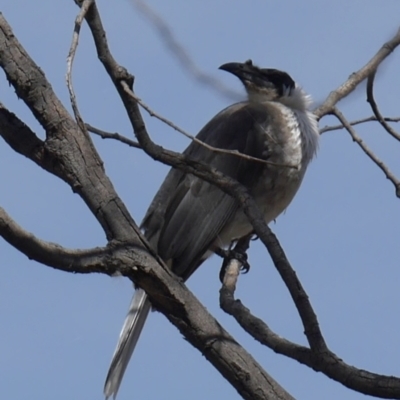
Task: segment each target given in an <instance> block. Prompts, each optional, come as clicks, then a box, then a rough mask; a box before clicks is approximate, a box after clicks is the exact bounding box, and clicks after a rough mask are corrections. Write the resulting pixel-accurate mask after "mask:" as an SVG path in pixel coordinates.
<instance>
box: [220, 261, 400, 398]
mask: <svg viewBox="0 0 400 400" xmlns="http://www.w3.org/2000/svg"><path fill="white" fill-rule="evenodd" d="M239 268H240V267H238V266H237V263H231V264H230V266H229V267H228V271H227V273H228V274H229V278H228V279H227V281H225V280H224V284H223V285H222V288H221V290H220V304H221V308H222V309H223V310H224V311H225V312H226V313H227V314H229V315H232V316H233V317H234V318H235V319H236V321H237V322H238V323H239V324H240V326H241V327H242V328H243V329H244V330H245V331H246V332H247V333H249V334H250V335H251V336H252V337H253V338H254V339H256V340H258V341H259V342H260V343H261V344H263V345H265V346H267V347H269V348H270V349H272V350H273V351H274V352H275V353H278V354H282V355H285V356H287V357H290V358H292V359H293V360H296V361H298V362H300V363H301V364H304V365H307V366H308V367H310V368H312V369H314V370H315V371H320V372H322V373H324V374H325V375H326V376H328V377H330V378H332V379H334V380H335V381H337V382H340V383H342V384H343V385H345V386H347V387H348V388H350V389H353V390H357V391H358V392H360V393H364V394H367V395H371V396H377V397H381V398H391V399H399V398H400V379H399V378H396V377H392V376H385V375H378V374H374V373H371V372H368V371H365V370H362V369H358V368H356V367H353V366H351V365H349V364H346V363H345V362H344V361H343V360H341V359H340V358H339V357H338V356H337V355H336V354H334V353H333V352H331V351H330V350H329V349H328V348H327V349H325V350H324V351H322V352H319V351H313V350H310V349H309V348H307V347H304V346H300V345H298V344H296V343H293V342H291V341H290V340H287V339H285V338H283V337H281V336H279V335H277V334H276V333H275V332H274V331H272V330H271V329H270V327H269V326H268V325H267V324H266V323H265V322H264V321H262V320H261V319H259V318H257V317H255V316H254V315H252V314H251V312H250V310H249V309H248V308H246V307H245V306H244V305H243V304H242V302H241V301H240V300H235V297H234V293H235V288H236V280H237V278H238V276H239ZM228 282H229V284H227V283H228Z"/></svg>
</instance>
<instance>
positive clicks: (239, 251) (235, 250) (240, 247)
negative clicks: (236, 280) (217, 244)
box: [215, 233, 253, 282]
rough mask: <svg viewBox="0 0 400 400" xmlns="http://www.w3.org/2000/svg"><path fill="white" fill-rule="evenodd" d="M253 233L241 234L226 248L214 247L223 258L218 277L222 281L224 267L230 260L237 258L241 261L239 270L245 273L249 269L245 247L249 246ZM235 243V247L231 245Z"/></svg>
mask: <svg viewBox="0 0 400 400" xmlns="http://www.w3.org/2000/svg"><path fill="white" fill-rule="evenodd" d="M252 236H253V234H252V233H251V234H249V235H247V236H243V237H242V238H240V239H239V240H238V241H235V242H232V243H231V245H230V246H229V248H228V249H227V250H225V249H220V248H218V249H216V250H215V253H216V254H218V255H219V256H220V257H222V258H223V259H224V261H223V263H222V266H221V270H220V272H219V279H220V281H221V282H222V281H223V279H224V275H225V272H226V268H227V266H228V265H229V263H230V262H231V261H232V260H238V261H239V262H240V263H241V265H242V266H241V268H240V269H241V271H242V272H243V273H247V272H249V270H250V264H249V263H248V261H247V253H246V251H247V249H248V248H249V246H250V240H251V238H252ZM234 244H235V247H233V245H234Z"/></svg>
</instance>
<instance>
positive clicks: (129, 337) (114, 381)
mask: <svg viewBox="0 0 400 400" xmlns="http://www.w3.org/2000/svg"><path fill="white" fill-rule="evenodd" d="M150 308H151V304H150V301H149V299H148V298H147V294H146V292H145V291H144V290H142V289H137V290H136V291H135V294H134V296H133V299H132V302H131V305H130V307H129V311H128V315H127V316H126V318H125V322H124V325H123V327H122V330H121V333H120V335H119V340H118V344H117V347H116V349H115V352H114V354H113V357H112V361H111V365H110V369H109V371H108V374H107V378H106V383H105V385H104V395H105V396H106V399H108V398H109V397H111V396H113V398H114V399H115V397H116V396H117V393H118V389H119V385H120V384H121V381H122V378H123V376H124V373H125V370H126V367H127V365H128V363H129V360H130V359H131V356H132V353H133V350H134V349H135V346H136V343H137V341H138V340H139V336H140V333H141V332H142V329H143V325H144V323H145V322H146V319H147V316H148V315H149V311H150Z"/></svg>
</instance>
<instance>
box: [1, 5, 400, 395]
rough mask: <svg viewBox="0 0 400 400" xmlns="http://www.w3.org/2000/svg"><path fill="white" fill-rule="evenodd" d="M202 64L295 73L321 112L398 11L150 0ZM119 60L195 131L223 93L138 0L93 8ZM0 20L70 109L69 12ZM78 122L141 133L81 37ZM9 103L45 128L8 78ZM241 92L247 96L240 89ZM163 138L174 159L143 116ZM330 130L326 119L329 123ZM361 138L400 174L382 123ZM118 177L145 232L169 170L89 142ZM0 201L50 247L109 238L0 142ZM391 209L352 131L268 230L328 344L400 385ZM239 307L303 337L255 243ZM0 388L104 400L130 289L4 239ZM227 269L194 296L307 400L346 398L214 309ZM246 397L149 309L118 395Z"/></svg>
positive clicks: (358, 112)
mask: <svg viewBox="0 0 400 400" xmlns="http://www.w3.org/2000/svg"><path fill="white" fill-rule="evenodd" d="M148 3H149V4H151V5H152V6H153V7H154V8H155V9H156V10H158V12H159V13H160V14H161V15H162V16H163V18H164V19H165V21H166V22H167V23H168V24H169V25H170V26H171V27H173V30H174V33H175V35H176V36H177V37H178V38H179V40H180V41H181V43H182V44H183V45H184V46H185V47H186V48H187V49H188V50H189V52H190V55H191V56H192V57H193V59H194V60H195V61H196V63H197V65H198V66H199V67H200V68H201V69H203V70H205V71H206V72H208V73H210V74H212V75H213V76H214V77H216V78H218V79H221V81H223V82H224V83H225V84H226V85H228V86H230V87H232V88H233V89H236V90H238V91H242V88H241V87H240V83H239V81H237V80H235V79H234V78H233V77H232V76H230V75H229V74H226V73H224V72H222V71H218V69H217V68H218V66H219V65H221V64H222V63H225V62H230V61H244V60H246V59H248V58H252V59H253V61H254V62H255V63H257V64H259V65H262V66H265V67H274V68H279V69H282V70H286V71H288V72H289V73H290V74H291V75H292V77H293V78H294V79H295V80H296V81H298V82H299V83H301V85H303V87H304V88H305V89H306V90H307V91H308V92H309V93H311V94H312V95H313V97H314V99H315V101H316V102H317V103H318V102H320V101H322V100H323V99H324V98H325V97H326V96H327V95H328V94H329V92H330V91H331V90H332V89H333V88H335V87H336V86H337V85H339V84H340V83H341V82H343V81H344V80H345V79H346V78H347V77H348V76H349V74H350V73H352V72H354V71H355V70H357V69H358V68H359V67H361V66H362V65H363V64H364V63H365V62H366V61H367V60H368V59H369V58H370V57H371V56H372V55H373V54H374V53H375V52H376V51H377V49H378V48H379V47H380V46H381V45H382V43H383V42H384V41H385V40H387V39H389V38H390V37H391V36H392V35H393V34H394V33H395V31H396V30H397V29H398V26H399V15H400V4H399V2H398V1H396V0H392V1H389V0H387V1H384V2H382V1H369V0H358V1H351V2H349V1H347V0H346V1H345V0H337V1H329V2H328V1H317V0H315V1H284V0H281V1H267V0H264V1H260V0H255V1H246V2H244V1H241V2H240V1H235V2H234V1H229V0H213V1H211V0H204V1H190V2H183V1H176V0H175V1H168V2H166V1H162V0H153V1H149V2H148ZM98 6H99V9H100V12H101V15H102V17H103V22H104V25H105V28H106V30H107V32H108V37H109V43H110V46H111V49H112V51H113V53H114V55H115V57H116V59H117V60H118V61H119V62H120V63H121V64H122V65H124V66H126V67H127V68H128V69H129V70H130V71H131V72H132V73H134V74H135V75H136V85H135V87H136V91H137V94H138V95H139V96H140V97H141V98H142V99H143V100H144V101H146V102H147V103H148V104H150V105H151V106H152V107H153V108H154V109H155V110H156V111H158V112H159V113H161V114H162V115H164V116H166V117H167V118H169V119H171V120H173V121H174V122H175V123H177V124H178V125H180V126H181V127H183V128H184V129H186V130H187V131H189V132H191V133H193V134H195V133H197V131H198V130H199V129H200V128H201V127H202V126H203V125H204V124H205V123H206V122H207V121H208V120H209V119H210V118H211V117H212V116H213V115H215V114H216V113H217V112H218V111H220V110H221V109H222V108H223V107H225V106H227V105H228V104H229V100H228V99H226V98H224V97H222V96H220V95H219V94H218V93H216V92H215V91H213V90H211V89H210V88H207V87H205V86H204V85H203V86H202V85H199V84H198V83H196V82H195V81H194V80H193V79H192V77H191V76H189V75H188V74H187V73H186V71H184V70H182V69H181V67H180V65H179V64H178V63H177V61H176V59H175V58H174V57H173V56H171V53H170V52H169V51H168V50H167V49H166V48H165V46H164V45H163V43H162V42H161V41H160V38H159V36H158V35H157V34H156V33H155V32H154V30H153V29H152V27H151V26H149V24H148V22H147V21H146V19H144V18H143V16H142V15H140V14H139V13H138V12H137V10H136V9H135V8H134V7H133V6H132V3H130V2H129V1H128V0H120V1H113V2H110V1H106V0H102V1H98ZM0 9H1V11H2V12H3V13H4V15H5V17H6V18H7V19H8V21H9V23H10V24H11V25H12V27H13V29H14V32H15V34H16V35H17V37H18V38H19V40H20V41H21V43H22V44H23V46H25V48H26V49H27V51H28V52H29V53H30V55H31V56H32V57H33V59H34V60H35V61H36V62H37V63H38V64H39V65H40V67H41V68H42V69H43V71H44V72H45V74H46V76H47V78H48V79H49V80H50V82H51V83H52V85H53V88H54V90H55V92H56V93H57V95H58V96H60V98H61V99H62V100H63V101H64V103H65V104H68V94H67V89H66V86H65V71H66V56H67V54H68V49H69V45H70V41H71V37H72V30H73V25H74V19H75V15H76V13H77V11H78V9H77V7H76V6H75V5H74V2H73V1H72V0H70V1H62V2H60V1H57V2H56V1H53V0H43V1H40V2H38V1H35V2H33V1H23V0H2V1H1V6H0ZM399 65H400V52H399V50H397V53H395V54H394V55H393V56H392V57H391V58H390V59H389V60H387V62H385V64H384V65H383V67H382V69H381V71H380V73H379V74H378V77H377V82H376V84H377V86H376V97H377V99H378V101H379V104H380V106H381V110H382V111H383V113H384V114H385V115H388V116H395V115H396V116H399V114H400V107H399V104H400V103H399V95H398V93H399V92H400V79H399ZM73 77H74V84H75V89H76V93H77V98H78V103H79V106H80V110H81V113H82V115H83V118H84V119H85V121H86V122H88V123H90V124H93V125H95V126H97V127H99V128H102V129H104V130H109V131H112V132H115V131H117V132H120V133H123V134H125V135H127V136H130V137H132V132H131V128H130V125H129V123H128V120H127V118H126V115H125V112H124V110H123V107H122V105H121V102H120V100H119V98H118V96H117V94H116V92H115V90H114V88H113V86H112V84H111V83H110V80H109V79H108V77H107V76H106V73H105V72H104V71H103V68H102V66H101V65H100V63H99V62H98V60H97V58H96V54H95V50H94V46H93V43H92V38H91V36H90V33H89V30H88V29H87V27H84V29H83V30H82V36H81V41H80V47H79V49H78V54H77V58H76V63H75V69H74V73H73ZM0 87H1V94H0V99H1V101H2V102H4V103H5V104H6V106H7V107H9V108H10V109H11V111H13V112H15V113H16V114H18V115H19V116H20V117H21V118H22V119H23V120H24V121H25V122H26V123H28V124H29V125H30V126H31V127H32V128H33V129H34V130H35V131H36V132H37V133H38V135H40V136H41V137H43V132H42V130H41V128H40V127H39V125H38V124H37V123H36V122H35V121H34V118H33V117H32V116H31V114H30V113H29V111H28V110H27V108H26V107H25V105H24V104H23V102H22V101H21V100H18V99H17V98H16V96H15V94H14V91H13V89H12V88H10V87H9V85H8V83H7V81H6V80H5V78H4V74H2V73H1V74H0ZM364 87H365V85H364V86H362V88H360V89H359V90H358V91H357V92H356V93H354V94H353V95H352V96H351V97H350V98H348V99H347V100H345V101H344V102H343V103H342V104H340V107H341V109H342V110H343V111H344V112H345V113H346V115H347V116H348V118H350V119H353V118H359V117H364V116H369V115H371V112H370V111H369V109H368V106H367V103H366V101H365V91H364ZM242 92H243V91H242ZM145 118H146V121H147V123H148V128H149V131H150V132H151V135H152V137H153V138H154V140H156V141H158V142H159V143H162V144H163V145H165V146H167V147H169V148H172V149H175V150H181V149H183V148H184V147H185V146H186V145H187V143H188V142H187V141H186V139H184V138H182V136H180V135H179V134H177V133H176V132H174V131H171V130H170V129H169V128H167V127H166V126H164V125H163V124H161V123H159V122H157V121H155V120H154V119H151V118H150V117H148V116H147V115H145ZM333 121H334V120H333V119H324V120H322V122H321V126H324V125H326V124H328V123H332V122H333ZM358 131H359V133H360V134H361V135H362V136H363V138H364V139H365V141H366V142H367V143H368V144H369V145H370V146H371V147H372V148H373V149H374V150H375V151H376V153H377V154H378V155H379V156H380V157H381V158H382V159H383V160H385V161H386V162H387V163H388V164H389V166H390V167H391V169H392V170H393V171H394V172H395V173H397V175H398V176H399V175H400V163H399V151H400V145H399V144H398V143H395V142H394V141H393V140H391V139H390V138H389V137H388V135H387V134H385V133H384V132H383V131H382V129H380V128H379V126H377V125H376V124H369V125H365V126H363V127H362V128H360V129H359V130H358ZM94 142H95V144H96V146H97V148H98V149H99V152H100V153H101V156H102V157H103V159H104V162H105V168H106V171H107V173H108V175H109V176H110V177H111V178H112V180H113V182H114V184H115V187H116V189H117V191H118V192H119V194H120V195H121V197H122V199H123V200H124V202H125V203H126V205H127V206H128V208H129V210H130V211H131V213H132V215H133V217H134V218H135V220H136V221H137V222H140V220H141V218H142V217H143V215H144V213H145V211H146V208H147V206H148V204H149V202H150V201H151V199H152V196H153V195H154V193H155V191H156V189H157V188H158V186H159V184H160V183H161V181H162V179H163V177H164V175H165V173H166V171H167V168H166V167H164V166H162V165H160V164H157V163H155V162H153V161H151V160H149V159H148V158H147V157H146V156H144V155H143V154H141V153H140V152H139V151H137V150H133V149H129V148H127V147H125V146H124V145H122V144H119V143H116V142H115V143H114V142H112V141H102V140H99V139H97V138H94ZM0 182H1V191H0V205H1V206H2V207H4V208H5V209H6V210H7V211H8V212H9V213H10V214H11V216H12V217H13V218H14V219H15V220H16V221H17V222H18V223H20V224H21V225H22V226H24V227H25V228H26V229H28V230H30V231H32V232H34V233H35V234H37V235H38V236H39V237H40V238H42V239H45V240H49V241H53V242H57V243H60V244H62V245H63V246H66V247H71V248H88V247H92V246H99V245H104V244H105V237H104V234H103V232H102V230H101V229H100V227H99V225H98V224H97V222H96V220H95V219H94V217H92V215H91V214H90V212H89V211H88V210H87V209H86V207H85V205H84V204H83V202H82V201H81V199H80V198H79V197H78V196H77V195H75V194H73V193H72V191H71V190H70V188H69V187H67V186H66V185H65V184H64V183H63V182H61V181H60V180H58V179H57V178H55V177H53V176H50V175H49V174H48V173H46V172H44V171H42V170H40V169H39V168H38V167H37V166H36V165H34V164H33V163H32V162H30V161H29V160H27V159H25V158H23V157H21V156H19V155H16V154H15V153H14V152H13V151H12V150H11V149H10V148H8V146H7V145H6V144H5V143H4V142H3V141H0ZM399 216H400V214H399V200H398V199H396V198H395V196H394V190H393V188H392V186H391V184H390V183H389V182H388V181H386V180H385V178H384V176H383V174H382V173H381V172H380V171H379V170H378V168H377V167H376V166H375V165H373V164H372V163H371V162H370V161H369V160H368V159H367V158H366V156H365V155H364V154H363V153H362V152H361V151H360V149H359V148H358V147H357V145H355V144H354V143H353V142H352V141H351V140H350V138H349V136H348V134H346V133H345V132H332V133H326V134H324V135H323V137H322V138H321V146H320V151H319V154H318V157H317V159H316V160H315V161H314V162H313V163H312V165H311V166H310V169H309V171H308V174H307V176H306V179H305V181H304V184H303V186H302V188H301V190H300V192H299V193H298V196H297V197H296V199H295V200H294V202H293V203H292V205H291V206H290V208H289V209H288V211H287V212H286V213H285V214H284V215H283V216H281V217H280V218H279V219H278V221H277V223H276V224H274V225H273V226H272V228H273V230H274V231H275V232H276V233H277V235H278V237H279V239H280V241H281V243H282V245H283V246H284V248H285V250H286V252H287V255H288V257H289V259H290V261H291V262H292V264H293V266H294V268H295V269H296V271H297V273H298V275H299V277H300V279H301V281H302V282H303V284H304V286H305V288H306V290H307V292H308V294H309V296H310V299H311V301H312V304H313V306H314V307H315V310H316V312H317V314H318V316H319V320H320V324H321V328H322V331H323V333H324V335H325V337H326V340H327V342H328V344H329V346H330V348H331V349H332V350H333V351H334V352H336V353H337V354H338V355H339V356H340V357H341V358H343V359H344V360H345V361H346V362H348V363H349V364H352V365H356V366H358V367H360V368H364V369H367V370H371V371H374V372H377V373H384V374H391V375H399V374H400V369H399V359H400V335H399V331H400V323H399V318H398V315H399V304H400V291H399V285H400V268H399V255H400V254H399V253H400V250H399V249H400V247H399V237H400V224H399ZM250 262H251V265H252V269H251V271H250V273H249V274H247V275H245V276H242V277H241V278H240V282H239V288H238V291H237V295H238V297H239V298H240V299H241V300H242V301H243V302H244V303H245V304H246V305H247V306H248V307H249V308H250V309H251V310H252V311H253V313H254V314H255V315H257V316H259V317H261V318H263V319H264V320H265V321H266V322H267V323H268V324H269V325H270V326H271V328H272V329H274V330H275V331H276V332H277V333H279V334H280V335H282V336H285V337H287V338H289V339H291V340H294V341H297V342H299V343H303V344H304V343H305V338H304V336H303V334H302V326H301V324H300V321H299V318H298V316H297V313H296V311H295V309H294V306H293V304H292V302H291V300H290V298H289V294H288V292H287V290H286V288H285V287H284V285H283V284H282V282H281V280H280V278H279V277H278V275H277V273H276V271H275V269H274V267H273V265H272V263H271V261H270V258H269V256H268V254H267V252H266V251H265V250H264V249H263V248H262V247H261V246H260V245H259V244H255V245H253V247H252V248H251V251H250ZM0 265H1V270H2V278H1V281H0V318H1V322H2V323H1V325H0V337H1V340H0V377H1V378H0V381H1V388H2V396H3V397H4V398H5V399H8V400H14V399H15V400H20V399H21V400H22V399H27V398H33V399H39V398H40V399H43V400H46V399H48V400H50V399H51V400H53V399H57V400H63V399H68V400H70V399H85V400H97V399H101V398H102V387H103V383H104V378H105V375H106V372H107V368H108V364H109V361H110V359H111V355H112V353H113V350H114V346H115V343H116V341H117V338H118V335H119V331H120V328H121V325H122V322H123V319H124V317H125V313H126V311H127V307H128V304H129V301H130V299H131V295H132V286H131V283H130V282H129V281H128V280H127V279H124V278H113V279H111V278H109V277H107V276H102V275H88V276H83V275H72V274H67V273H64V272H60V271H55V270H52V269H50V268H48V267H44V266H41V265H39V264H37V263H35V262H33V261H29V260H28V259H27V258H26V257H25V256H23V255H21V254H19V253H18V252H17V251H16V250H14V249H13V248H11V247H10V246H8V245H7V244H6V243H5V242H4V241H0ZM219 265H220V262H219V260H217V259H212V260H210V261H209V262H207V263H206V264H204V266H202V267H201V269H200V270H199V271H198V272H196V274H195V275H194V276H193V278H192V279H191V280H190V282H189V283H188V284H189V287H190V288H191V289H192V290H193V292H194V293H195V294H196V296H198V298H199V299H200V300H201V301H202V302H203V303H204V304H205V305H206V307H207V308H208V309H209V311H210V312H211V313H212V314H213V315H215V316H216V317H217V318H218V319H219V320H220V321H221V322H222V324H223V325H224V326H225V327H226V328H227V329H228V330H229V332H230V333H231V334H232V335H233V336H234V337H235V338H236V339H237V340H238V341H239V342H240V343H241V344H243V346H245V347H246V348H247V349H248V350H249V351H250V352H251V353H252V354H253V355H254V356H255V358H256V359H257V360H258V361H259V362H260V363H261V364H262V365H263V366H264V367H265V369H266V370H267V371H268V372H269V373H270V374H271V375H272V376H273V377H274V378H275V379H277V380H278V381H279V382H280V383H281V384H282V385H283V386H284V387H285V388H286V389H287V390H288V391H289V392H290V393H291V394H292V395H293V396H294V397H296V398H298V399H307V400H308V399H325V400H337V399H341V400H354V399H360V398H363V397H364V396H363V395H361V394H358V393H355V392H352V391H350V390H348V389H347V388H345V387H343V386H341V385H340V384H338V383H336V382H333V381H331V380H330V379H328V378H326V377H325V376H324V375H322V374H317V373H315V372H314V371H311V370H310V369H308V368H307V367H305V366H302V365H299V364H298V363H296V362H295V361H292V360H289V359H286V358H284V357H283V356H279V355H276V354H274V353H273V352H272V351H271V350H269V349H268V348H265V347H262V346H261V345H259V344H258V343H256V342H255V341H254V340H253V339H252V338H251V337H249V336H248V335H247V334H245V333H244V332H243V331H242V330H241V328H240V327H239V326H238V325H237V324H236V323H235V321H233V320H232V319H231V318H230V317H228V316H226V315H225V314H224V313H223V312H222V311H221V310H220V309H219V305H218V290H219V280H218V272H219ZM206 398H208V399H230V400H231V399H238V398H239V396H238V394H237V393H236V392H235V390H234V389H232V387H231V386H230V385H229V384H228V383H227V382H225V380H224V379H223V378H222V377H221V376H220V375H219V373H218V372H217V371H216V370H214V368H213V367H212V366H211V365H210V364H209V363H208V362H207V361H206V360H205V359H204V357H203V356H202V355H201V354H200V353H198V351H197V350H194V349H193V348H192V347H191V346H190V345H189V344H188V343H187V342H186V341H185V340H183V339H182V337H181V335H180V333H179V332H178V331H177V330H176V328H175V327H173V326H172V325H171V324H170V323H169V322H168V321H167V320H166V319H165V318H164V316H163V315H161V314H158V313H153V314H152V315H151V316H150V318H149V321H148V324H147V325H146V327H145V329H144V332H143V335H142V338H141V340H140V342H139V345H138V348H137V351H136V353H135V355H134V357H133V359H132V361H131V364H130V366H129V368H128V370H127V373H126V375H125V379H124V381H123V384H122V386H121V389H120V393H119V397H118V399H119V400H125V399H138V400H139V399H140V400H152V399H176V400H183V399H192V400H196V399H198V400H200V399H201V400H203V399H206Z"/></svg>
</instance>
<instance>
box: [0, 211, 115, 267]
mask: <svg viewBox="0 0 400 400" xmlns="http://www.w3.org/2000/svg"><path fill="white" fill-rule="evenodd" d="M0 236H2V237H3V239H4V240H6V241H7V242H8V243H9V244H10V245H11V246H13V247H15V248H16V249H17V250H19V251H20V252H21V253H23V254H25V255H26V256H27V257H28V258H29V259H30V260H35V261H37V262H39V263H41V264H44V265H48V266H50V267H53V268H56V269H59V270H62V271H66V272H79V273H85V274H86V273H91V272H99V265H101V270H102V271H101V272H105V273H107V272H108V273H110V271H109V269H108V267H107V264H106V263H105V262H104V259H105V258H106V257H107V256H108V253H109V249H108V248H106V247H104V248H100V247H97V248H94V249H89V250H72V249H66V248H65V247H62V246H60V245H59V244H56V243H51V242H46V241H44V240H41V239H39V238H37V237H36V236H35V235H33V234H32V233H30V232H28V231H26V230H24V229H23V228H22V227H21V226H19V225H18V224H17V223H16V222H15V221H14V220H13V219H12V218H11V217H10V216H9V215H8V214H7V213H6V211H5V210H4V209H3V208H1V207H0ZM114 272H115V270H114V271H112V273H114Z"/></svg>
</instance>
